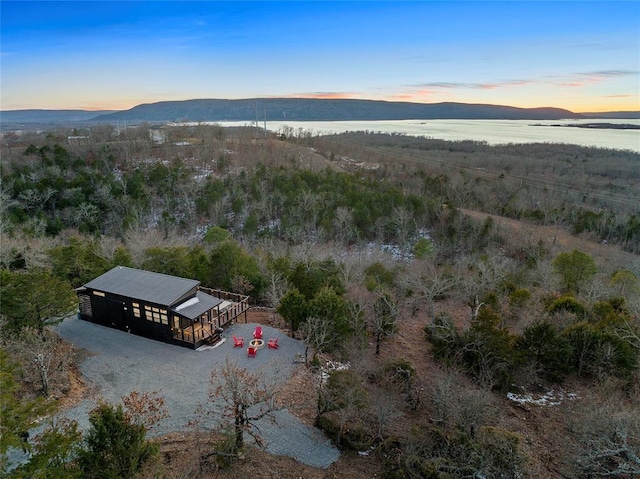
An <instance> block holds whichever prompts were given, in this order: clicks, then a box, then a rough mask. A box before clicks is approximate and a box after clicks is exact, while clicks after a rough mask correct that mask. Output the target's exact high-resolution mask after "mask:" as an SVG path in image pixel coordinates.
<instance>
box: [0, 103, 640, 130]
mask: <svg viewBox="0 0 640 479" xmlns="http://www.w3.org/2000/svg"><path fill="white" fill-rule="evenodd" d="M567 118H571V119H582V118H610V119H613V118H620V119H631V118H640V112H637V111H619V112H600V113H575V112H572V111H569V110H565V109H561V108H553V107H542V108H517V107H511V106H504V105H490V104H469V103H457V102H445V103H430V104H425V103H410V102H387V101H374V100H350V99H339V100H330V99H307V98H249V99H240V100H226V99H197V100H184V101H165V102H157V103H148V104H142V105H137V106H135V107H133V108H131V109H129V110H124V111H87V110H7V111H3V112H1V114H0V123H1V124H2V125H3V126H5V127H6V126H9V125H13V126H15V125H16V124H19V125H25V124H28V125H31V126H33V125H43V126H44V125H51V124H73V123H78V124H79V123H82V124H85V125H86V124H87V123H92V124H95V123H115V122H118V121H126V122H131V123H141V122H171V121H247V122H249V121H256V119H257V120H258V121H265V120H266V121H375V120H431V119H456V120H560V119H567Z"/></svg>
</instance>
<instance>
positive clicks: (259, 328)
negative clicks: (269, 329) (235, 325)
mask: <svg viewBox="0 0 640 479" xmlns="http://www.w3.org/2000/svg"><path fill="white" fill-rule="evenodd" d="M253 339H262V326H256V330H255V331H254V332H253Z"/></svg>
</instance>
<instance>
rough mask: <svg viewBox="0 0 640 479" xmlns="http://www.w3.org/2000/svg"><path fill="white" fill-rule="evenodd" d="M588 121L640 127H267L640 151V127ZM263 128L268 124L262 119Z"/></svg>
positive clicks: (417, 123)
mask: <svg viewBox="0 0 640 479" xmlns="http://www.w3.org/2000/svg"><path fill="white" fill-rule="evenodd" d="M586 123H617V124H632V125H638V126H640V120H611V119H589V120H393V121H270V122H267V129H268V130H270V131H274V132H277V131H280V130H281V129H282V128H283V127H284V126H287V127H291V128H294V130H298V129H300V128H301V129H303V130H305V131H310V132H311V133H312V134H330V133H343V132H345V131H370V132H376V133H377V132H380V133H400V134H405V135H412V136H425V137H431V138H436V139H441V140H451V141H456V140H475V141H484V142H487V143H488V144H491V145H498V144H506V143H567V144H572V145H582V146H595V147H598V148H614V149H618V150H632V151H635V152H640V130H616V129H601V128H577V127H569V126H552V125H572V124H573V125H575V124H586ZM218 124H220V125H222V126H242V125H252V124H255V123H251V122H218ZM258 126H259V127H263V126H264V124H263V123H262V122H259V124H258Z"/></svg>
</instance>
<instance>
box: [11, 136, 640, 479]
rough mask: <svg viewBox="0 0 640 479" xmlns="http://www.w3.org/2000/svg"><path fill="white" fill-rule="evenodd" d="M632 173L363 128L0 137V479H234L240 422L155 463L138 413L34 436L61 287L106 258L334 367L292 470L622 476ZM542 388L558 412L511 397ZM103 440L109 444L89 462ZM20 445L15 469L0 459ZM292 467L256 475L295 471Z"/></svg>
mask: <svg viewBox="0 0 640 479" xmlns="http://www.w3.org/2000/svg"><path fill="white" fill-rule="evenodd" d="M153 132H155V133H153ZM639 164H640V154H638V153H633V152H629V151H623V150H608V149H598V148H587V147H578V146H573V145H554V144H527V145H515V144H513V145H502V146H490V145H487V144H485V143H482V142H474V141H459V142H447V141H442V140H434V139H430V138H424V137H423V138H419V137H409V136H403V135H387V134H380V133H376V132H352V133H345V134H340V135H327V136H318V135H314V134H312V133H311V132H308V131H303V130H294V129H292V128H283V129H281V130H280V131H278V132H277V133H273V132H267V131H264V130H261V129H259V128H254V127H250V126H247V127H242V128H223V127H221V126H218V125H209V124H200V125H190V126H180V125H175V126H166V125H164V126H158V125H147V124H142V125H139V126H135V127H129V128H126V129H122V130H120V129H119V128H118V129H117V128H115V127H113V126H110V125H98V126H95V127H93V128H87V129H65V128H62V127H60V128H57V129H55V130H51V131H44V132H22V133H18V132H9V133H5V134H3V138H2V164H1V168H2V170H1V174H2V190H1V192H0V195H1V201H0V208H1V209H0V228H1V230H0V231H1V234H2V248H1V249H0V275H1V276H0V279H1V284H0V315H1V321H2V330H1V334H0V341H1V342H2V352H1V353H0V362H1V364H2V369H1V376H0V380H1V381H2V382H1V383H0V386H1V387H0V393H1V394H2V403H1V404H2V410H1V413H2V418H1V421H0V428H1V435H0V453H1V454H2V459H0V466H1V469H2V471H3V474H4V475H5V476H6V477H145V478H146V477H166V478H178V477H202V478H206V477H225V478H226V477H240V474H242V473H243V472H242V471H246V470H250V469H247V468H249V467H251V465H250V464H249V463H250V460H249V459H247V455H246V454H244V453H243V451H244V450H245V449H246V447H249V446H245V444H244V441H242V437H243V436H242V435H243V434H244V433H251V424H250V422H249V421H247V422H243V421H244V419H243V417H242V416H238V415H236V416H235V418H234V417H232V421H231V423H233V419H235V424H236V428H235V430H234V429H231V433H230V434H231V439H229V436H225V435H215V434H212V433H211V432H204V431H201V432H200V436H201V437H200V439H198V438H192V439H191V440H192V441H199V442H198V443H199V444H200V443H201V442H202V441H204V442H205V443H206V444H208V446H207V447H204V448H203V447H200V448H199V449H198V450H202V451H203V452H202V454H199V455H196V456H197V457H193V455H188V454H182V455H180V454H178V453H176V452H175V451H173V452H172V454H174V455H176V454H177V455H178V456H179V457H178V458H177V459H176V458H175V457H174V459H173V461H168V460H167V457H169V453H168V452H166V448H167V447H168V444H169V443H170V442H171V441H170V440H169V439H168V438H162V437H161V438H150V437H147V432H148V431H149V429H150V427H151V425H152V424H153V423H154V421H157V420H159V418H161V417H162V405H163V399H162V397H161V396H158V397H146V396H145V397H141V396H140V395H139V394H138V393H136V392H135V391H134V392H132V393H131V395H130V396H128V397H126V398H124V399H123V403H122V404H106V403H105V404H102V405H101V406H100V407H98V408H96V409H95V410H94V411H92V414H91V425H92V428H91V429H90V430H89V431H88V432H84V433H83V432H81V431H80V430H79V429H78V427H77V424H75V423H73V422H72V421H62V420H57V419H56V418H57V413H58V412H59V411H60V410H61V409H62V408H64V407H65V404H67V403H68V402H69V397H70V395H71V391H72V390H73V389H74V388H73V384H74V383H77V382H78V381H79V380H78V375H79V372H78V364H79V362H81V361H82V360H83V357H84V356H83V354H84V353H83V351H79V350H78V349H77V348H75V347H74V346H73V345H71V344H68V343H66V342H65V341H63V340H62V339H61V338H59V337H58V336H57V334H56V332H55V326H56V324H57V323H59V322H60V321H62V320H63V319H64V318H65V317H67V316H69V315H71V314H74V313H75V312H76V311H77V299H76V295H75V292H74V288H77V287H79V286H82V285H83V284H85V283H86V282H88V281H89V280H91V279H93V278H95V277H96V276H98V275H100V274H102V273H104V272H105V271H107V270H109V269H111V268H112V267H114V266H117V265H123V266H132V267H137V268H142V269H147V270H151V271H156V272H161V273H166V274H171V275H176V276H181V277H186V278H193V279H197V280H199V281H201V282H202V284H203V286H206V287H210V288H222V289H226V290H229V291H234V292H238V293H242V294H247V295H249V296H250V298H251V303H252V307H253V308H254V309H255V310H259V311H261V310H266V311H270V312H272V313H273V318H275V319H274V321H276V323H275V324H277V325H278V326H279V327H281V328H282V330H283V331H286V332H287V333H288V334H290V335H292V336H294V337H296V338H298V339H300V340H302V341H304V342H305V343H306V345H307V346H308V349H309V356H308V358H307V361H306V362H305V364H304V366H302V368H303V374H304V375H307V376H308V377H314V375H318V374H321V371H323V370H324V369H323V366H324V365H325V364H326V363H327V362H330V361H332V362H336V361H337V362H340V363H341V364H348V365H349V367H348V368H344V369H339V370H336V371H334V372H332V373H331V374H330V375H329V378H328V380H327V381H326V382H324V383H318V382H313V381H312V382H311V383H312V384H320V385H319V386H314V387H310V388H307V389H308V390H307V394H308V398H307V399H308V401H309V402H310V404H312V405H313V407H312V411H311V413H310V414H309V421H310V422H311V423H312V424H313V425H315V426H316V427H318V428H320V429H322V430H323V431H324V433H325V434H326V435H327V436H328V437H329V438H331V440H332V441H333V442H334V443H335V444H336V445H337V446H338V447H339V448H340V450H341V451H342V455H341V459H340V460H339V461H338V463H336V464H335V465H334V466H332V469H331V470H330V471H329V472H327V471H317V470H312V469H313V468H307V469H304V475H305V477H328V476H326V474H328V473H330V474H333V475H334V476H337V477H372V475H373V474H374V473H375V474H376V475H377V476H378V477H384V478H389V479H391V478H401V477H402V478H404V477H408V478H452V477H469V478H476V477H485V478H527V477H531V478H535V477H558V478H561V477H576V478H594V477H623V478H625V477H629V478H630V477H637V476H638V475H640V368H639V358H640V256H639V255H640V168H638V165H639ZM270 316H271V315H270ZM226 374H227V377H229V376H234V377H236V376H237V377H238V378H240V379H243V380H245V381H249V382H251V380H252V378H251V376H250V374H248V373H246V372H243V371H237V370H234V368H233V367H231V366H228V367H227V369H226ZM549 391H556V392H557V391H563V392H564V393H563V394H564V399H558V400H555V402H554V404H553V405H540V404H539V403H535V401H533V400H529V399H531V398H535V397H538V398H539V397H543V396H544V395H545V394H547V393H548V392H549ZM227 392H228V391H227ZM277 392H278V391H262V393H263V394H262V395H258V397H256V398H251V399H250V400H251V401H254V403H253V404H254V405H255V401H257V400H261V401H266V400H267V399H268V398H270V397H271V396H272V395H273V394H276V393H277ZM222 393H224V391H222ZM527 398H529V399H527ZM556 399H557V398H556ZM246 400H247V401H249V399H246ZM232 406H234V407H236V409H235V410H236V411H238V410H239V409H238V407H239V406H243V407H245V408H246V406H248V404H244V403H243V404H240V403H234V404H232ZM141 409H143V410H144V414H140V410H141ZM232 409H233V408H232ZM141 417H142V418H143V420H141V419H140V418H141ZM43 421H44V422H46V423H47V424H48V426H47V427H46V428H45V430H44V432H42V433H41V434H40V435H39V436H38V437H36V438H31V439H30V440H29V441H26V439H25V432H26V431H28V430H30V429H32V428H33V426H34V425H35V424H36V422H39V423H40V422H43ZM238 424H240V425H241V426H242V427H240V428H238ZM243 428H244V430H243ZM105 431H110V432H111V434H109V433H105ZM116 432H117V434H118V437H120V438H125V439H122V441H123V442H122V443H119V444H110V445H109V447H108V448H111V449H113V450H114V451H121V452H120V453H114V456H113V457H110V458H109V457H104V454H102V453H101V451H104V450H105V448H107V446H106V445H107V444H109V440H110V436H111V437H114V436H113V435H114V434H116ZM202 437H205V439H202ZM21 447H22V448H26V449H29V450H30V456H29V457H30V460H29V461H28V462H26V463H24V464H22V465H19V466H18V467H14V466H11V467H10V461H9V460H8V452H9V451H10V450H11V448H21ZM185 450H187V446H185ZM122 451H126V453H125V452H122ZM163 451H164V452H163ZM363 451H367V453H366V454H362V452H363ZM183 452H184V451H183ZM118 454H119V455H118ZM261 457H262V459H263V460H267V459H266V458H265V456H261ZM272 467H273V468H274V469H273V470H276V469H277V467H278V463H277V462H274V463H272ZM289 467H290V468H291V465H290V464H289ZM293 467H294V471H293V472H295V474H293V475H291V476H290V475H287V474H288V473H287V472H285V471H281V470H279V469H277V471H278V472H277V475H280V476H281V477H283V478H284V477H300V476H301V475H302V474H303V473H302V472H300V471H303V468H302V466H299V465H294V466H293ZM273 470H272V473H271V474H269V475H267V476H264V477H272V475H273ZM97 471H103V472H97ZM185 471H189V475H188V476H186V475H184V474H186V473H185ZM289 472H291V473H293V472H292V471H289ZM298 472H300V473H298ZM253 475H255V472H253Z"/></svg>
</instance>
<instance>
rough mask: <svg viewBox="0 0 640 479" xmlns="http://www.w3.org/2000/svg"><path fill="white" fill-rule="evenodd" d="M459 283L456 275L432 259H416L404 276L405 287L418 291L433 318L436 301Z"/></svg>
mask: <svg viewBox="0 0 640 479" xmlns="http://www.w3.org/2000/svg"><path fill="white" fill-rule="evenodd" d="M458 283H459V281H458V279H457V278H456V277H455V276H452V275H450V274H446V273H444V272H442V271H441V270H440V269H439V268H438V267H437V266H436V265H435V264H434V263H432V262H430V261H415V262H414V263H413V265H412V267H411V268H409V269H408V270H407V274H406V276H405V277H404V286H405V288H406V289H410V290H413V291H416V292H417V293H418V294H420V295H421V296H422V298H423V299H424V300H425V301H426V302H427V305H428V306H429V314H430V316H431V319H432V320H433V318H435V316H436V312H435V302H436V301H437V300H438V299H439V298H440V297H442V296H444V295H446V294H447V293H449V292H450V291H452V290H453V289H454V288H455V287H456V286H457V285H458Z"/></svg>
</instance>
